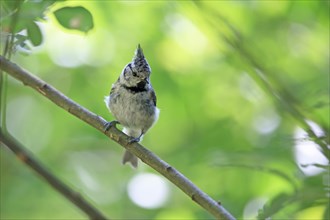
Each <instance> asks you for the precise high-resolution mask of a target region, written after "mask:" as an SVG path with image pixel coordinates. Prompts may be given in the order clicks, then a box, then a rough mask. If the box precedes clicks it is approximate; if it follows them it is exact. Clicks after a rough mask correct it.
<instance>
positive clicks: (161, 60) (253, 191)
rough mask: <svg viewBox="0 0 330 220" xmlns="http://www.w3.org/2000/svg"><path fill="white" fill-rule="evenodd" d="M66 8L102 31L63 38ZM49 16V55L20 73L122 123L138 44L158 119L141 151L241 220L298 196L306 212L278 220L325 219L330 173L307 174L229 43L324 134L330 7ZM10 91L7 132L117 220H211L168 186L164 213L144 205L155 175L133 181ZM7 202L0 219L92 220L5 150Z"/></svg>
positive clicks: (103, 145)
mask: <svg viewBox="0 0 330 220" xmlns="http://www.w3.org/2000/svg"><path fill="white" fill-rule="evenodd" d="M36 4H38V3H36ZM62 6H83V7H85V8H86V9H88V10H89V11H90V12H91V14H92V16H93V21H94V28H93V29H92V30H91V31H89V32H88V33H81V32H79V31H77V30H68V29H65V28H63V27H61V25H60V24H59V23H58V22H57V21H56V19H55V17H54V15H53V14H52V12H53V11H54V10H55V9H57V8H60V7H62ZM46 15H47V21H43V22H41V24H40V25H41V27H42V33H43V43H42V45H41V46H39V47H36V48H33V49H32V52H31V53H30V54H29V55H28V56H26V55H23V54H24V51H21V52H17V53H16V54H15V55H14V56H13V58H12V60H13V61H14V62H16V63H18V64H19V65H21V66H22V67H24V68H25V69H27V70H29V71H30V72H32V73H34V74H36V75H37V76H38V77H40V78H42V79H43V80H45V81H46V82H48V83H49V84H51V85H52V86H54V87H55V88H57V89H58V90H60V91H61V92H63V93H64V94H65V95H67V96H68V97H70V98H71V99H73V100H74V101H76V102H78V103H79V104H81V105H82V106H84V107H86V108H88V109H89V110H91V111H93V112H94V113H96V114H98V115H100V116H102V117H104V118H105V119H107V120H113V117H112V116H111V114H110V113H109V112H108V110H107V108H106V107H105V104H104V102H103V98H104V96H105V95H107V94H108V93H109V91H110V87H111V84H112V83H113V82H114V81H115V80H117V78H118V76H119V74H120V72H121V70H122V68H123V67H124V66H125V65H126V64H127V63H128V62H130V60H131V59H132V57H133V54H134V50H135V48H136V46H137V44H138V43H140V44H141V46H142V48H143V50H144V53H145V56H146V58H147V59H148V62H149V64H150V66H151V68H152V75H151V82H152V85H153V87H154V89H155V91H156V94H157V100H158V101H157V103H158V107H159V108H160V110H161V113H160V118H159V121H158V122H157V124H156V125H155V126H154V127H153V128H152V129H151V130H150V131H149V132H148V133H147V134H146V135H145V137H144V140H143V142H142V144H143V145H144V146H145V147H147V148H148V149H150V150H151V151H153V152H155V153H156V154H157V155H159V156H160V157H161V158H162V159H163V160H165V161H166V162H168V163H169V164H171V165H172V166H173V167H175V168H177V169H178V170H179V171H181V172H182V173H183V174H184V175H186V176H187V177H188V178H189V179H190V180H191V181H192V182H194V183H195V184H196V185H197V186H198V187H200V188H201V189H202V190H203V191H205V192H206V193H207V194H209V195H210V196H211V197H212V198H214V199H215V200H220V201H221V203H222V204H223V205H224V207H225V208H226V209H228V210H229V211H230V212H231V213H232V214H233V215H234V216H235V217H237V218H240V219H241V218H248V217H250V216H248V215H247V214H244V210H245V208H246V206H247V204H248V203H249V202H250V201H252V200H254V199H257V198H259V199H260V198H264V199H265V201H267V202H268V204H272V201H274V199H275V198H278V199H279V201H284V199H283V200H281V198H280V197H279V195H286V196H287V197H288V198H294V196H295V195H296V194H295V192H300V193H301V194H299V195H300V196H301V197H299V199H297V201H296V200H294V199H292V200H289V201H290V202H288V203H284V202H283V204H285V207H283V208H282V209H280V210H279V212H277V213H276V214H275V215H274V219H303V218H305V219H327V215H328V214H329V207H328V206H329V203H328V202H327V199H328V198H329V170H326V169H324V170H323V171H322V172H320V173H318V174H317V175H313V176H308V175H305V174H304V173H303V172H302V171H301V170H300V169H299V166H298V165H297V163H296V158H295V151H294V145H295V143H296V140H294V138H295V136H294V133H295V131H296V129H297V128H298V126H299V124H298V123H297V122H296V121H295V120H294V118H293V117H292V115H290V113H288V112H287V109H286V108H284V107H283V106H282V105H278V104H276V103H277V102H274V100H275V96H274V95H272V94H271V93H269V92H265V90H264V87H263V86H262V83H260V79H258V77H256V75H255V74H254V73H253V72H254V70H255V69H256V66H253V65H250V64H249V63H246V62H245V61H244V60H245V58H246V57H249V56H245V54H242V51H240V50H238V49H237V48H236V47H235V46H233V45H230V43H229V42H230V41H229V42H228V41H225V40H224V38H223V37H224V36H226V37H228V39H229V40H232V39H236V38H235V35H234V34H233V32H232V30H230V27H233V28H235V30H237V31H238V32H239V34H240V38H239V39H240V40H239V42H240V43H242V45H244V47H245V48H246V50H248V51H249V52H250V54H252V55H251V56H252V57H253V59H255V60H256V61H257V62H258V63H259V64H261V65H262V66H263V70H264V74H265V75H266V76H268V77H269V79H271V80H270V83H271V85H272V86H273V88H275V89H278V90H282V89H285V90H286V91H287V92H288V93H285V94H287V96H284V99H285V101H287V102H288V103H291V104H292V105H294V106H295V107H297V109H299V110H300V111H301V112H302V113H303V114H304V116H305V117H306V119H308V120H310V121H314V122H315V123H316V124H318V125H319V126H321V127H322V129H323V130H324V132H329V1H202V2H190V1H118V2H115V1H78V0H77V1H66V2H59V3H56V4H55V5H54V6H53V7H51V8H50V10H49V11H48V13H47V14H46ZM225 22H227V25H226V23H225ZM1 50H2V49H1ZM25 52H26V51H25ZM61 59H64V61H65V62H63V60H62V61H60V60H61ZM66 65H67V66H66ZM8 80H9V84H8V91H7V92H8V98H7V100H8V101H7V126H8V130H9V131H10V133H11V134H12V135H14V136H15V137H16V138H17V139H18V140H20V142H22V143H23V144H24V145H25V146H26V147H27V148H28V149H29V150H30V151H31V152H33V153H34V154H35V155H36V156H37V157H38V158H39V159H40V160H41V161H42V163H44V164H45V166H46V167H48V168H49V169H50V170H51V171H52V172H53V173H54V174H56V175H57V176H58V177H60V178H61V179H62V180H64V181H65V182H66V183H67V184H68V185H70V186H71V187H73V188H74V189H76V190H77V191H79V192H80V193H81V194H82V195H84V196H85V197H86V198H88V200H89V201H90V202H92V203H93V204H94V205H95V206H96V207H98V208H99V209H100V210H101V211H102V212H104V213H105V214H106V215H107V216H109V218H112V219H138V218H139V219H169V218H172V219H209V218H212V216H211V215H210V214H208V213H206V211H205V210H203V209H202V208H201V207H199V206H197V205H196V204H195V203H194V202H192V201H191V199H190V198H189V197H187V196H186V195H185V194H183V193H182V192H181V191H180V190H178V189H177V188H176V187H175V186H173V185H172V184H171V183H169V182H168V185H169V187H170V192H171V193H170V195H169V199H168V201H167V203H165V204H164V205H163V206H162V207H160V208H157V209H144V208H141V207H139V206H137V205H135V204H134V203H133V202H132V201H131V200H130V199H129V197H128V195H127V191H126V189H127V184H128V182H129V181H130V179H131V178H132V177H134V176H135V175H136V174H139V173H144V172H151V173H155V171H153V170H152V169H151V168H149V167H147V166H145V165H143V164H141V163H140V167H139V168H138V169H137V170H133V169H131V168H130V167H129V166H122V165H121V157H122V153H123V148H122V147H121V146H119V145H117V144H116V143H114V142H113V141H111V140H109V139H108V138H107V137H106V136H104V135H103V134H101V133H100V132H98V131H96V130H95V129H93V128H91V127H90V126H88V125H86V124H85V123H83V122H81V121H80V120H78V119H76V118H74V117H73V116H72V115H70V114H68V113H67V112H66V111H64V110H63V109H61V108H58V107H57V106H55V105H54V104H53V103H51V102H50V101H49V100H47V99H46V98H44V97H42V96H41V95H40V94H38V93H37V92H35V91H34V90H32V89H30V88H28V87H25V86H23V85H22V83H20V82H18V81H16V80H15V79H13V78H11V77H10V76H9V77H8ZM288 94H291V95H292V97H291V96H289V95H288ZM267 129H269V130H268V132H266V131H267ZM327 134H328V133H327ZM328 137H329V136H328ZM298 141H302V142H304V141H306V140H298ZM328 143H329V142H328ZM318 162H319V161H315V163H318ZM283 175H286V176H288V178H289V180H287V179H285V178H283ZM91 182H92V183H91ZM92 186H93V187H92ZM0 190H1V200H0V202H1V204H0V205H1V206H0V207H1V210H0V213H1V214H0V218H1V219H86V218H87V217H85V216H84V214H83V213H81V212H80V211H79V210H77V208H76V207H74V206H73V205H72V204H71V203H69V202H68V201H67V200H66V199H64V198H63V197H62V196H61V195H59V194H58V193H57V192H55V191H54V190H53V189H52V188H51V187H50V186H48V185H47V184H46V183H45V182H44V181H43V180H42V179H40V178H39V176H37V175H36V174H35V173H34V172H33V171H31V170H30V169H28V168H27V167H26V166H24V164H23V163H21V162H20V161H18V160H17V159H16V158H15V156H14V155H13V154H12V153H11V152H10V151H9V150H8V149H7V148H5V147H1V187H0ZM319 195H320V196H319ZM285 201H286V200H285ZM306 201H308V202H306ZM272 207H275V205H274V206H272ZM326 208H327V211H326ZM274 210H275V208H274ZM255 214H256V213H255Z"/></svg>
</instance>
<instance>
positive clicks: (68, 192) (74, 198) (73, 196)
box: [0, 128, 107, 220]
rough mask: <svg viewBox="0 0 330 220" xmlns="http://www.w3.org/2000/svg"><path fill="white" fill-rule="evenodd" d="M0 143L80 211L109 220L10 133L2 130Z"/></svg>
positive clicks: (92, 217) (91, 217) (96, 217)
mask: <svg viewBox="0 0 330 220" xmlns="http://www.w3.org/2000/svg"><path fill="white" fill-rule="evenodd" d="M0 137H1V138H0V141H1V142H3V143H4V144H5V145H6V146H7V147H8V148H9V149H10V150H12V151H13V152H14V153H15V154H16V156H17V158H18V159H20V160H21V161H22V162H24V163H25V164H26V165H28V166H29V167H31V168H32V169H33V170H34V171H36V172H37V173H38V174H39V175H40V176H42V177H43V178H44V179H45V180H46V181H47V182H48V183H49V184H50V185H51V186H52V187H53V188H54V189H56V190H57V191H58V192H60V193H61V194H62V195H64V196H65V197H66V198H67V199H68V200H70V201H71V202H72V203H73V204H75V205H76V206H77V207H78V208H79V209H80V210H82V211H83V212H84V213H86V214H87V215H88V216H89V218H90V219H93V220H103V219H107V218H106V217H105V216H104V215H103V214H102V213H101V212H100V211H99V210H97V209H96V208H95V207H94V206H93V205H91V204H90V203H89V202H87V201H86V200H85V199H84V198H83V197H82V196H81V195H80V194H79V193H78V192H75V191H73V190H72V189H70V187H69V186H67V185H66V184H65V183H63V182H62V181H61V180H59V179H58V178H57V177H56V176H54V175H53V174H52V173H51V172H50V171H48V170H47V169H46V168H45V167H44V166H43V165H42V164H41V163H40V162H39V161H38V160H37V159H36V158H34V157H33V155H32V154H31V153H30V152H28V151H27V150H26V149H25V148H24V146H23V145H22V144H21V143H19V142H18V141H17V140H16V139H15V138H14V137H12V136H11V135H10V134H8V133H4V132H3V130H2V129H1V128H0Z"/></svg>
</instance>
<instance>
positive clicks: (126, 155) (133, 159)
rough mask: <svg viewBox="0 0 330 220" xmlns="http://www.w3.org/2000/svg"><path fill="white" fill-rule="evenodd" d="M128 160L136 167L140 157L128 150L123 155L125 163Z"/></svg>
mask: <svg viewBox="0 0 330 220" xmlns="http://www.w3.org/2000/svg"><path fill="white" fill-rule="evenodd" d="M127 162H129V163H131V164H132V166H133V167H134V168H137V166H138V158H137V157H136V156H135V155H133V154H132V153H130V152H129V151H127V150H126V151H125V153H124V156H123V164H125V163H127Z"/></svg>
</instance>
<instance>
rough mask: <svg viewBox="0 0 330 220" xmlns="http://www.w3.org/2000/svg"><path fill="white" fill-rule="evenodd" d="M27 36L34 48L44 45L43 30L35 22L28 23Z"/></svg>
mask: <svg viewBox="0 0 330 220" xmlns="http://www.w3.org/2000/svg"><path fill="white" fill-rule="evenodd" d="M27 34H28V38H29V39H30V40H31V42H32V44H33V45H34V46H39V45H40V44H41V43H42V34H41V30H40V28H39V26H38V25H37V24H36V23H35V22H30V23H28V25H27Z"/></svg>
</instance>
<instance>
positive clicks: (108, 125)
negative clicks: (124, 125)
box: [104, 121, 119, 131]
mask: <svg viewBox="0 0 330 220" xmlns="http://www.w3.org/2000/svg"><path fill="white" fill-rule="evenodd" d="M117 124H119V121H108V122H107V123H105V125H104V131H108V130H109V129H110V128H111V127H112V126H116V125H117Z"/></svg>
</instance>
